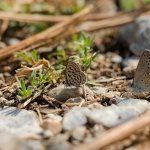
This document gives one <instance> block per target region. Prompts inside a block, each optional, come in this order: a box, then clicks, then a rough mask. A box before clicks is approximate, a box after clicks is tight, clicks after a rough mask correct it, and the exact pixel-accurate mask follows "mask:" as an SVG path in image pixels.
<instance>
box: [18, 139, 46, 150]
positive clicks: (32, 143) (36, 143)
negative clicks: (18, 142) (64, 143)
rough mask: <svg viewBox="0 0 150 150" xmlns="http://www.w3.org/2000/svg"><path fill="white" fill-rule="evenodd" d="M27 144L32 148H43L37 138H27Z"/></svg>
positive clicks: (33, 149)
mask: <svg viewBox="0 0 150 150" xmlns="http://www.w3.org/2000/svg"><path fill="white" fill-rule="evenodd" d="M27 145H28V146H29V147H30V148H31V149H32V150H45V148H44V146H43V144H42V143H41V141H39V140H27ZM20 150H22V149H20Z"/></svg>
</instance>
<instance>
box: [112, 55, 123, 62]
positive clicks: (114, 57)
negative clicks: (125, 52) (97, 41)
mask: <svg viewBox="0 0 150 150" xmlns="http://www.w3.org/2000/svg"><path fill="white" fill-rule="evenodd" d="M111 61H112V62H114V63H121V61H122V57H121V56H120V55H115V56H113V57H112V58H111Z"/></svg>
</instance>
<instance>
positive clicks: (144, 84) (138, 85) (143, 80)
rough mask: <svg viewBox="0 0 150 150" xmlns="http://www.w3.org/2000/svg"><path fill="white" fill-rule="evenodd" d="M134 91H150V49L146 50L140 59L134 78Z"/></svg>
mask: <svg viewBox="0 0 150 150" xmlns="http://www.w3.org/2000/svg"><path fill="white" fill-rule="evenodd" d="M133 91H135V92H149V91H150V51H149V50H145V51H144V52H143V53H142V56H141V58H140V60H139V63H138V66H137V69H136V72H135V76H134V80H133Z"/></svg>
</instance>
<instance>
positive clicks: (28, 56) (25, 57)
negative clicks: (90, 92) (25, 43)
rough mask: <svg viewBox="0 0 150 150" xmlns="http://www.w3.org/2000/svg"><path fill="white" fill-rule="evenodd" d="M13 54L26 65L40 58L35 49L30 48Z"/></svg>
mask: <svg viewBox="0 0 150 150" xmlns="http://www.w3.org/2000/svg"><path fill="white" fill-rule="evenodd" d="M15 54H16V56H17V57H18V58H20V59H21V60H22V64H24V65H27V66H30V65H31V64H32V62H33V61H38V60H40V55H39V54H38V53H37V52H36V51H35V50H32V51H31V52H25V51H20V52H16V53H15Z"/></svg>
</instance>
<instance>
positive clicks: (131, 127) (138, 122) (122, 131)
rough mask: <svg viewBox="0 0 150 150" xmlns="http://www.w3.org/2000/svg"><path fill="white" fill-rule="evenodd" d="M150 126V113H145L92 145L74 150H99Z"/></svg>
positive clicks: (85, 145) (115, 128)
mask: <svg viewBox="0 0 150 150" xmlns="http://www.w3.org/2000/svg"><path fill="white" fill-rule="evenodd" d="M147 125H150V112H146V113H144V114H143V115H142V116H140V117H137V118H135V119H132V120H130V121H128V122H126V123H124V124H122V125H119V126H117V127H114V128H112V129H110V130H108V131H107V132H105V133H103V134H102V135H101V136H99V137H97V138H95V140H93V141H92V142H90V143H86V144H81V145H79V146H75V147H74V148H73V150H79V149H83V150H84V149H86V150H99V149H102V148H104V147H106V146H108V145H110V144H112V143H115V142H118V141H120V140H123V139H124V138H126V137H128V136H129V135H130V134H132V133H135V132H136V131H137V130H139V129H141V128H144V127H146V126H147Z"/></svg>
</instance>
